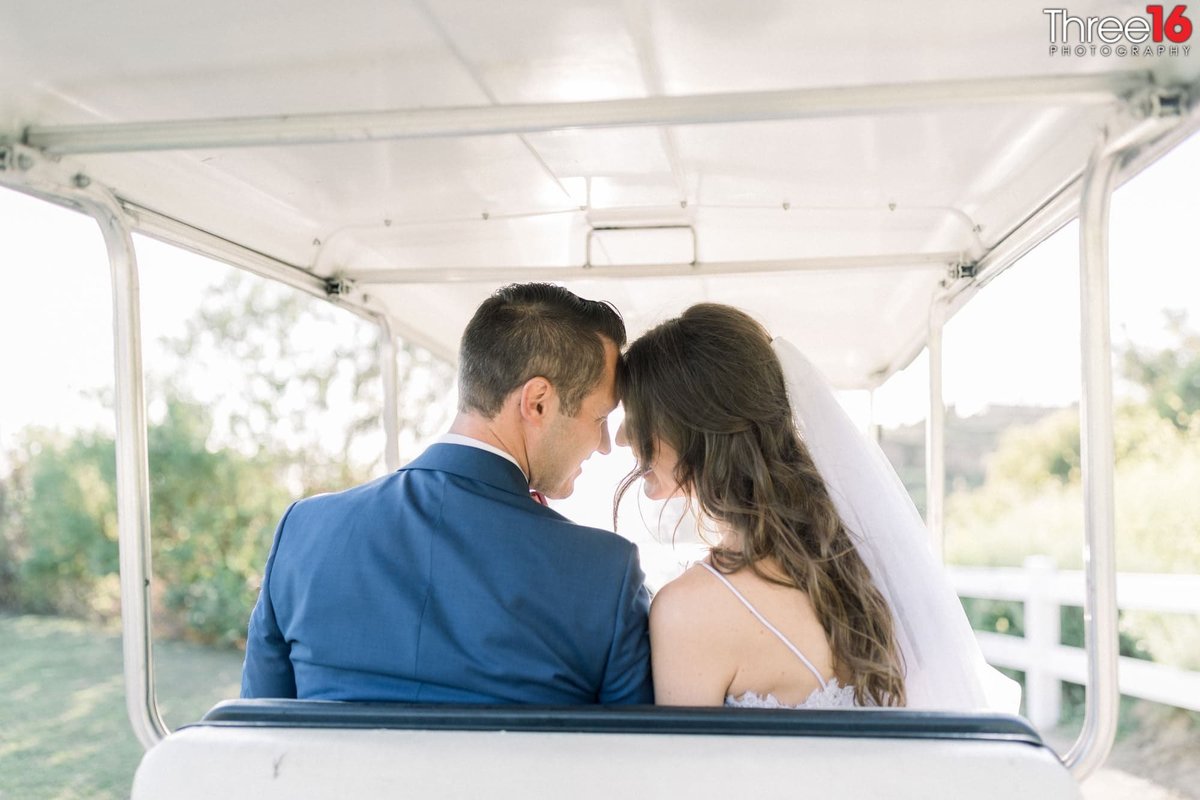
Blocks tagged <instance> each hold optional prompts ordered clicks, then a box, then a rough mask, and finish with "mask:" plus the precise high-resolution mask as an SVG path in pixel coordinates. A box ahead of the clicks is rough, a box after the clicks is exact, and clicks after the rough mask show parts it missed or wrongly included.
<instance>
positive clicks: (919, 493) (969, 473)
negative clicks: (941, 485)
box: [879, 406, 1061, 514]
mask: <svg viewBox="0 0 1200 800" xmlns="http://www.w3.org/2000/svg"><path fill="white" fill-rule="evenodd" d="M1059 410H1061V409H1060V408H1058V407H1047V406H991V407H989V408H988V409H987V411H985V412H983V413H982V414H975V415H973V416H970V417H960V416H959V415H958V413H957V412H956V411H955V409H954V408H948V409H946V492H947V493H950V492H953V491H955V490H956V489H968V488H971V487H975V486H979V485H980V484H982V483H983V479H984V465H985V464H986V462H987V457H988V455H989V454H990V453H991V452H992V451H993V450H995V449H996V443H997V442H998V441H999V439H1000V435H1001V434H1002V433H1004V431H1006V430H1008V429H1009V428H1013V427H1020V426H1024V425H1032V424H1033V423H1035V422H1037V421H1038V420H1040V419H1042V418H1043V417H1045V416H1047V415H1049V414H1053V413H1054V412H1056V411H1059ZM879 446H880V447H881V448H882V449H883V452H884V454H886V455H887V457H888V460H889V461H891V462H892V466H894V467H895V468H896V472H898V473H899V474H900V480H902V481H903V482H904V485H905V487H906V488H907V489H908V491H909V494H911V495H912V497H913V501H914V502H915V503H916V504H917V508H918V509H919V510H920V511H921V513H922V514H924V513H925V423H924V422H919V423H916V424H915V425H905V426H903V427H899V428H884V429H882V430H881V431H880V434H879Z"/></svg>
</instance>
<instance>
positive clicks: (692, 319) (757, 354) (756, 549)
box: [614, 303, 905, 706]
mask: <svg viewBox="0 0 1200 800" xmlns="http://www.w3.org/2000/svg"><path fill="white" fill-rule="evenodd" d="M622 372H623V374H622V384H623V387H624V396H623V400H624V403H625V430H626V433H627V436H628V439H629V442H630V444H631V445H632V446H633V450H634V453H635V454H636V455H637V458H638V462H639V465H640V468H639V469H637V470H635V471H634V472H632V473H630V474H629V475H628V476H627V477H626V478H625V479H624V480H623V481H622V482H621V485H620V486H619V487H618V489H617V495H616V498H615V501H614V509H615V506H616V504H619V503H620V500H621V497H622V496H623V495H624V493H625V492H626V491H627V490H628V489H629V487H630V486H631V485H632V484H633V483H634V482H636V480H637V479H638V478H639V477H640V476H641V475H642V474H643V472H644V471H645V467H646V466H647V465H649V464H651V463H653V460H654V456H655V442H656V440H661V441H665V442H666V443H668V444H669V445H670V446H671V447H672V448H674V450H675V451H676V452H677V453H678V454H679V464H678V466H677V467H676V470H675V479H676V481H677V482H678V483H679V485H680V486H681V487H682V488H683V489H684V491H686V492H687V494H688V495H689V496H690V497H691V498H693V500H694V502H696V503H697V504H698V506H699V510H700V512H701V513H702V514H703V515H705V516H706V517H709V518H711V519H713V520H715V521H717V522H719V523H722V524H723V525H724V526H725V527H727V528H729V529H731V530H733V531H735V532H736V533H737V534H738V537H737V538H736V540H735V541H733V542H725V543H722V544H720V545H718V546H716V547H714V548H713V550H712V561H713V564H714V566H716V567H717V569H719V570H721V571H722V572H725V573H732V572H737V571H738V570H741V569H743V568H749V569H751V570H753V571H754V573H755V574H756V575H758V576H759V577H761V578H763V579H764V580H768V581H771V582H772V583H776V584H780V585H783V586H789V587H792V588H795V589H799V590H800V591H802V592H804V593H805V594H807V595H808V597H809V600H810V602H811V603H812V606H813V609H814V611H815V612H816V614H817V618H818V619H819V620H820V622H821V625H822V627H823V628H824V629H825V634H826V636H827V637H828V638H829V643H830V647H831V649H832V651H833V657H834V666H835V669H836V670H837V671H838V672H839V673H841V674H844V675H847V676H848V677H849V679H850V680H851V681H852V682H853V685H854V688H855V694H856V698H857V700H858V702H859V704H861V705H867V704H874V705H880V706H902V705H904V704H905V693H904V666H903V659H902V657H901V655H900V650H899V646H898V644H897V641H896V633H895V628H894V623H893V620H892V613H891V610H890V608H889V607H888V605H887V603H886V601H885V600H884V599H883V596H882V595H881V594H880V593H879V590H878V589H877V588H876V586H875V584H874V582H873V581H872V579H871V575H870V573H869V572H868V570H867V567H866V564H864V563H863V561H862V559H861V558H860V557H859V555H858V552H857V551H856V550H855V547H854V542H853V541H852V540H851V534H850V531H848V530H847V529H846V526H845V525H844V524H843V523H842V521H841V519H840V518H839V517H838V514H837V511H836V510H835V508H834V506H833V502H832V500H830V497H829V492H828V491H827V489H826V487H825V482H824V481H823V480H822V478H821V476H820V474H819V473H818V472H817V468H816V465H815V464H814V463H813V460H812V456H811V455H809V452H808V448H807V447H805V445H804V442H803V441H802V440H801V438H800V434H799V432H798V431H797V429H796V424H795V421H794V420H793V417H792V409H791V406H790V404H789V402H788V397H787V390H786V388H785V384H784V379H783V370H782V369H781V367H780V365H779V359H778V358H777V357H776V355H775V352H774V350H772V348H771V337H770V335H769V334H768V333H767V331H766V330H765V329H764V328H763V327H762V325H760V324H758V323H757V322H756V321H755V320H753V319H752V318H751V317H750V316H749V315H747V314H745V313H744V312H742V311H739V310H738V309H736V308H732V307H730V306H725V305H718V304H715V303H701V304H699V305H695V306H692V307H691V308H689V309H688V310H687V311H685V312H684V313H683V315H682V316H680V317H678V318H676V319H673V320H670V321H668V322H665V323H663V324H662V325H659V326H658V327H656V328H654V329H653V330H651V331H649V332H648V333H646V334H645V335H643V336H642V337H641V338H639V339H638V340H637V341H635V342H634V343H633V344H632V345H631V346H630V347H629V351H628V352H627V353H626V355H625V358H624V359H623V363H622ZM765 559H772V560H773V561H774V562H775V563H777V564H778V565H779V568H780V569H781V570H782V573H783V574H782V576H780V575H779V574H777V573H776V572H775V571H774V570H770V571H768V570H766V569H764V560H765Z"/></svg>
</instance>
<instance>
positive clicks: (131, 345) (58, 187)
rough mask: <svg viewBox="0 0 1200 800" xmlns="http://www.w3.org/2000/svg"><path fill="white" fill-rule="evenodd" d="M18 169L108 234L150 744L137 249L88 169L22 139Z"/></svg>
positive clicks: (140, 725)
mask: <svg viewBox="0 0 1200 800" xmlns="http://www.w3.org/2000/svg"><path fill="white" fill-rule="evenodd" d="M9 156H12V159H11V160H13V161H15V162H16V163H17V165H18V169H17V170H10V171H8V172H7V174H5V173H4V172H3V171H0V177H3V178H4V180H2V181H0V183H3V184H4V185H8V186H11V187H12V188H14V189H17V190H18V191H23V192H26V193H28V194H31V195H34V196H36V197H40V198H42V199H44V200H50V201H53V202H57V203H61V204H63V205H66V206H69V207H71V208H75V209H77V210H80V211H83V212H84V213H86V214H88V215H89V216H91V217H92V218H94V219H95V220H96V223H97V224H98V225H99V226H100V233H101V235H102V236H103V237H104V246H105V249H106V250H107V253H108V261H109V268H110V271H111V276H112V292H113V294H112V301H113V349H114V365H115V373H116V374H115V378H114V386H115V389H116V398H115V400H116V426H117V439H116V462H117V464H116V468H117V528H118V534H117V544H118V549H119V564H120V581H121V627H122V631H121V634H122V653H123V658H124V671H125V708H126V711H127V712H128V714H129V722H130V724H131V726H132V727H133V732H134V735H135V736H137V738H138V741H139V742H141V743H142V746H143V747H145V748H147V749H149V748H150V747H153V746H154V745H155V744H157V743H158V742H160V741H161V740H162V739H163V738H164V737H165V736H166V735H167V733H168V730H167V726H166V725H165V724H164V723H163V720H162V717H161V716H160V715H159V712H158V701H157V698H156V697H155V692H154V662H153V647H152V641H151V636H150V627H151V619H150V576H151V569H150V467H149V454H148V447H147V439H146V399H145V392H144V388H143V380H142V341H141V311H140V300H139V290H138V269H137V255H136V253H135V251H134V248H133V239H132V236H131V235H130V230H129V226H128V224H127V222H126V219H125V216H124V213H123V212H122V210H121V207H120V205H119V204H118V203H117V201H116V199H115V198H114V197H113V196H112V194H111V193H109V192H108V190H106V189H104V188H103V187H101V186H99V185H96V184H93V183H92V181H91V180H90V179H89V178H88V177H87V176H85V175H82V174H75V175H72V174H71V173H68V172H64V171H62V170H61V168H60V167H59V165H57V164H56V163H54V162H52V161H49V160H47V159H45V158H43V157H42V154H41V153H38V152H37V151H34V150H30V149H29V148H26V147H21V146H19V145H9V146H7V147H3V148H0V162H5V161H6V159H7V158H8V157H9Z"/></svg>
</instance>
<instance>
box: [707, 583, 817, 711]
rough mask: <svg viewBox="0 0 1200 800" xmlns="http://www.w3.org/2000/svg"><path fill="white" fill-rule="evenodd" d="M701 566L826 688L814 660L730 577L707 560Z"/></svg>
mask: <svg viewBox="0 0 1200 800" xmlns="http://www.w3.org/2000/svg"><path fill="white" fill-rule="evenodd" d="M700 566H702V567H704V568H705V569H706V570H708V571H709V572H711V573H712V574H713V575H714V576H716V578H717V580H719V581H720V582H721V583H723V584H725V588H727V589H728V590H729V591H731V592H733V596H734V597H736V598H737V599H738V600H741V601H742V605H744V606H745V607H746V608H747V609H748V610H749V611H750V613H751V614H753V615H754V617H755V619H757V620H758V621H759V622H761V623H762V624H763V627H764V628H766V629H767V630H769V631H770V632H771V633H773V634H775V636H776V637H777V638H778V639H779V641H781V642H783V643H784V644H785V645H787V649H788V650H791V651H792V653H793V654H794V655H795V656H796V658H798V659H800V661H802V662H803V663H804V666H806V667H808V669H809V671H810V672H811V673H812V674H813V675H816V676H817V682H818V683H820V684H821V688H822V689H824V688H825V679H824V678H823V677H821V673H820V672H819V671H818V670H817V668H816V667H814V666H813V664H812V662H811V661H809V660H808V659H807V658H805V656H804V653H801V652H800V648H798V647H796V645H794V644H792V643H791V641H790V640H789V639H788V638H787V637H786V636H784V635H783V634H782V633H781V632H780V631H779V629H778V628H776V627H775V626H774V625H772V624H771V623H770V622H768V621H767V618H766V617H764V616H763V615H762V614H760V613H759V611H758V609H757V608H755V607H754V606H753V605H751V603H750V601H749V600H747V599H746V597H745V596H744V595H743V594H742V593H741V592H739V591H738V590H737V587H735V586H734V585H733V584H732V583H730V581H729V578H726V577H725V576H724V575H723V574H721V572H720V571H719V570H718V569H716V568H715V567H714V566H712V565H711V564H709V563H708V562H707V561H701V562H700Z"/></svg>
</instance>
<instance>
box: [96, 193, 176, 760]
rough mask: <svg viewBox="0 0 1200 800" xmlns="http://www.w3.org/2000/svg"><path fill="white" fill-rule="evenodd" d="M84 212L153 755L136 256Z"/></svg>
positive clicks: (129, 664)
mask: <svg viewBox="0 0 1200 800" xmlns="http://www.w3.org/2000/svg"><path fill="white" fill-rule="evenodd" d="M81 205H82V206H83V208H84V210H85V211H87V212H88V213H90V214H91V215H92V216H93V217H94V218H95V219H96V222H97V224H99V226H100V231H101V233H102V234H103V235H104V244H105V246H106V248H107V249H108V261H109V266H110V269H111V271H112V288H113V347H114V351H115V358H114V363H115V365H116V379H115V386H116V417H117V441H116V452H117V528H118V543H119V549H120V568H121V625H122V649H123V653H124V662H125V708H126V711H127V712H128V713H129V722H130V724H131V725H132V726H133V732H134V735H136V736H137V738H138V741H140V742H141V743H142V746H143V747H145V748H146V749H149V748H151V747H153V746H154V745H156V744H158V743H159V742H160V741H162V739H163V738H164V737H165V736H166V735H167V733H168V731H167V726H166V724H165V723H164V722H163V720H162V717H161V716H160V715H159V713H158V700H157V698H156V696H155V691H154V658H153V643H152V639H151V619H150V577H151V570H150V466H149V451H148V447H147V443H146V398H145V391H144V386H143V380H142V323H141V300H140V290H139V286H138V269H137V256H136V254H135V252H134V249H133V239H132V238H131V236H130V233H129V228H128V227H127V226H126V225H125V222H124V220H123V219H122V218H121V216H120V214H119V212H117V211H116V210H115V204H114V206H113V207H110V206H109V205H107V204H105V203H102V202H97V201H95V200H94V199H92V198H90V197H87V198H83V199H82V200H81Z"/></svg>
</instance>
